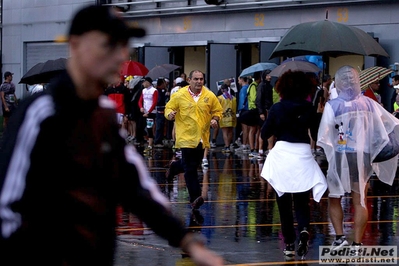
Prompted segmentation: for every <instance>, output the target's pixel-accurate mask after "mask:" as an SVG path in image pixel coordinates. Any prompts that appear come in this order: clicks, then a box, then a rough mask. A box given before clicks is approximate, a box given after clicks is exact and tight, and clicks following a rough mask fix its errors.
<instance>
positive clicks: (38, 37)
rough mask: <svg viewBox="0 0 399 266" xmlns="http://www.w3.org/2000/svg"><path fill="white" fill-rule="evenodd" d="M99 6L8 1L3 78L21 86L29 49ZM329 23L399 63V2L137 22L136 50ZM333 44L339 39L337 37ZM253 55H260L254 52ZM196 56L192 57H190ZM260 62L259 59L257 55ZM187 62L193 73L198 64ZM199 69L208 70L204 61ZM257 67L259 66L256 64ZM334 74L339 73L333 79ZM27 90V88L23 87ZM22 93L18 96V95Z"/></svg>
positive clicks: (257, 37) (237, 39)
mask: <svg viewBox="0 0 399 266" xmlns="http://www.w3.org/2000/svg"><path fill="white" fill-rule="evenodd" d="M94 2H95V1H93V0H29V1H28V0H3V44H2V45H3V47H2V48H3V49H2V63H3V68H2V70H3V72H4V71H7V70H9V71H12V72H14V73H15V75H14V81H15V82H16V83H17V82H18V81H19V80H20V78H21V76H22V75H23V74H24V67H23V66H24V62H23V54H24V45H23V44H24V43H26V42H40V41H52V40H54V38H55V37H56V36H57V35H59V34H65V33H66V31H67V28H68V25H69V21H70V18H71V16H72V14H73V13H74V12H75V11H76V9H78V8H79V7H81V6H82V5H84V4H88V3H94ZM327 10H328V12H329V19H330V20H331V21H337V22H341V23H345V24H348V25H353V26H356V27H359V28H361V29H363V30H365V31H367V32H373V33H374V36H375V37H377V38H379V41H380V43H381V45H382V46H383V47H384V48H385V49H386V50H387V52H388V53H389V54H390V56H391V58H390V59H382V60H381V61H380V62H379V63H382V64H384V65H388V64H393V63H394V62H397V61H399V49H398V48H397V47H398V46H397V43H398V40H399V31H398V30H397V28H398V26H399V16H397V10H399V3H398V2H393V1H392V2H390V3H385V2H381V3H377V4H368V3H367V2H365V3H364V4H362V5H348V6H345V5H340V6H334V5H332V6H328V7H313V8H312V7H310V8H309V7H308V8H306V9H303V8H287V9H278V10H273V9H267V10H261V9H260V10H258V11H256V12H255V11H248V12H240V13H237V12H235V13H233V12H231V13H212V14H195V13H192V15H181V16H179V15H176V16H166V17H159V18H137V19H133V20H132V22H134V23H135V24H136V25H139V26H142V27H145V28H146V29H147V32H148V35H147V36H146V37H145V38H142V39H135V40H133V41H132V43H131V45H132V46H134V47H141V46H143V45H144V43H147V44H150V45H154V46H172V47H173V46H204V44H203V45H198V43H206V42H207V41H213V42H216V43H217V42H220V43H257V42H259V41H261V40H264V41H270V40H279V39H280V37H281V36H283V35H284V33H285V32H286V31H287V30H288V29H289V28H290V27H291V26H293V25H296V24H298V23H302V22H307V21H315V20H323V19H325V15H326V11H327ZM331 37H332V38H333V36H331ZM253 50H256V49H254V48H253ZM188 56H192V55H188ZM253 56H254V58H253V59H252V61H253V60H255V58H256V56H255V55H253ZM189 60H190V61H191V59H186V61H187V62H186V63H185V64H187V68H186V67H185V69H190V68H191V67H190V66H191V65H193V63H191V62H189ZM193 60H199V61H198V62H196V63H195V64H194V65H193V66H202V65H203V64H205V62H203V60H205V59H203V58H202V57H201V58H198V57H196V58H195V59H193ZM255 61H256V60H255ZM331 74H333V73H331ZM19 87H20V90H22V89H23V87H22V85H20V86H19ZM17 93H18V92H17Z"/></svg>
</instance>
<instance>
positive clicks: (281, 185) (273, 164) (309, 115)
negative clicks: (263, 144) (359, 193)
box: [261, 70, 327, 260]
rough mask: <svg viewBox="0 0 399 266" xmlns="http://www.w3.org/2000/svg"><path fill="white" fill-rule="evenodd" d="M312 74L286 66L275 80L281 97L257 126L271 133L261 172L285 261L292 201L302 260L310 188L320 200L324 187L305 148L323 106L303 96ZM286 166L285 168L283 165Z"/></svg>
mask: <svg viewBox="0 0 399 266" xmlns="http://www.w3.org/2000/svg"><path fill="white" fill-rule="evenodd" d="M312 88H313V84H312V81H311V79H310V78H309V77H308V76H307V75H306V74H305V73H304V72H301V71H291V70H289V71H287V72H285V73H284V74H283V75H282V76H281V77H280V78H279V80H278V81H277V84H276V91H277V92H278V93H279V95H280V97H281V100H280V102H278V103H275V104H273V105H272V106H271V108H270V111H269V113H268V116H267V118H266V121H265V123H264V125H263V127H262V129H261V136H262V138H263V139H264V140H266V139H269V138H270V137H271V136H275V137H276V144H275V146H274V148H273V149H271V150H270V152H269V154H268V156H267V157H266V161H265V164H264V166H263V169H262V172H261V176H262V177H263V178H264V179H266V180H267V181H268V182H269V184H270V185H271V186H272V187H273V188H274V190H275V191H276V194H277V196H276V201H277V205H278V209H279V213H280V220H281V230H282V233H283V237H284V243H285V244H286V247H285V249H284V251H283V252H284V255H285V257H286V259H287V260H293V259H294V257H295V241H296V239H297V235H296V232H295V227H294V216H293V212H292V209H293V205H294V210H295V216H296V219H297V222H298V226H297V229H298V231H299V241H298V242H299V243H298V248H297V255H298V256H300V257H301V258H302V259H303V258H304V257H305V255H306V254H307V252H308V240H309V231H308V229H309V224H310V207H309V200H310V190H312V192H313V198H314V200H315V201H317V202H319V201H320V199H321V197H322V196H323V194H324V192H325V191H326V189H327V183H326V180H325V177H324V174H323V172H322V171H321V169H320V167H319V165H318V164H317V162H316V161H315V160H314V158H313V155H312V153H311V149H310V140H311V139H310V136H309V131H310V132H311V135H312V138H314V139H315V138H316V135H317V129H318V125H319V121H320V117H321V114H320V113H322V111H323V106H322V105H321V104H319V106H318V110H317V113H316V112H315V111H314V109H313V106H312V103H311V102H309V101H308V100H307V98H308V96H309V94H310V93H311V92H312ZM287 165H290V167H288V168H287Z"/></svg>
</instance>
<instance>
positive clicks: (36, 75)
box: [19, 58, 67, 85]
mask: <svg viewBox="0 0 399 266" xmlns="http://www.w3.org/2000/svg"><path fill="white" fill-rule="evenodd" d="M66 61H67V59H66V58H58V59H55V60H47V61H46V62H44V63H38V64H36V65H34V66H33V67H32V68H31V69H29V70H28V72H26V73H25V75H24V76H23V77H22V78H21V80H20V81H19V83H26V84H30V85H32V84H39V83H48V82H49V81H50V79H52V78H53V77H54V76H56V75H57V74H58V73H60V72H61V71H63V70H64V69H65V68H66Z"/></svg>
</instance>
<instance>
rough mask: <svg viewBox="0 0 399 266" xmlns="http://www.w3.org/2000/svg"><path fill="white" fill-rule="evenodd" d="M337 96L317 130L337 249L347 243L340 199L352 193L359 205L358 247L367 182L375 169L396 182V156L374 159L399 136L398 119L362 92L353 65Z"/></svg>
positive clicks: (339, 79) (343, 73) (338, 80)
mask: <svg viewBox="0 0 399 266" xmlns="http://www.w3.org/2000/svg"><path fill="white" fill-rule="evenodd" d="M335 86H336V88H337V91H338V97H337V98H335V99H332V100H330V101H329V102H327V104H326V106H325V108H324V112H323V116H322V120H321V122H320V127H319V131H318V138H317V139H318V141H317V145H319V146H321V147H323V149H324V151H325V153H326V156H327V160H328V170H327V183H328V189H329V213H330V219H331V222H332V224H333V227H334V229H335V233H336V240H335V241H334V242H333V248H334V249H338V248H340V247H342V246H344V245H348V241H347V240H346V237H345V236H344V233H343V210H342V207H341V197H342V196H344V194H345V193H351V194H352V199H353V206H354V211H355V213H354V215H355V217H354V240H353V245H361V241H362V237H363V233H364V230H365V228H366V224H367V217H368V212H367V207H366V204H365V196H366V191H367V182H368V181H369V178H370V176H371V175H372V174H373V172H375V173H376V174H377V176H378V178H379V179H380V180H381V181H383V182H385V183H387V184H390V185H392V182H393V179H394V176H395V173H396V168H397V156H394V157H393V158H392V159H389V160H387V161H383V162H380V163H374V162H373V161H374V160H375V158H376V157H377V155H378V154H379V153H380V151H381V150H382V149H383V148H384V147H385V145H386V144H387V143H388V141H389V136H388V134H389V133H391V132H394V133H396V136H399V135H398V133H399V127H398V125H399V120H397V119H396V118H395V117H394V116H393V115H391V114H390V113H388V112H387V111H386V110H385V109H384V108H383V107H382V106H381V105H380V104H378V103H377V102H375V101H373V100H372V99H370V98H368V97H365V96H364V95H362V94H361V89H360V83H359V74H358V72H357V71H356V70H355V69H354V68H353V67H350V66H344V67H341V68H340V69H339V70H338V71H337V72H336V75H335Z"/></svg>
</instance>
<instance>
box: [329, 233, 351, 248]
mask: <svg viewBox="0 0 399 266" xmlns="http://www.w3.org/2000/svg"><path fill="white" fill-rule="evenodd" d="M344 246H349V243H348V241H347V240H346V236H341V237H340V238H339V239H336V240H334V241H333V243H332V245H331V248H332V250H339V249H341V248H342V247H344Z"/></svg>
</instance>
